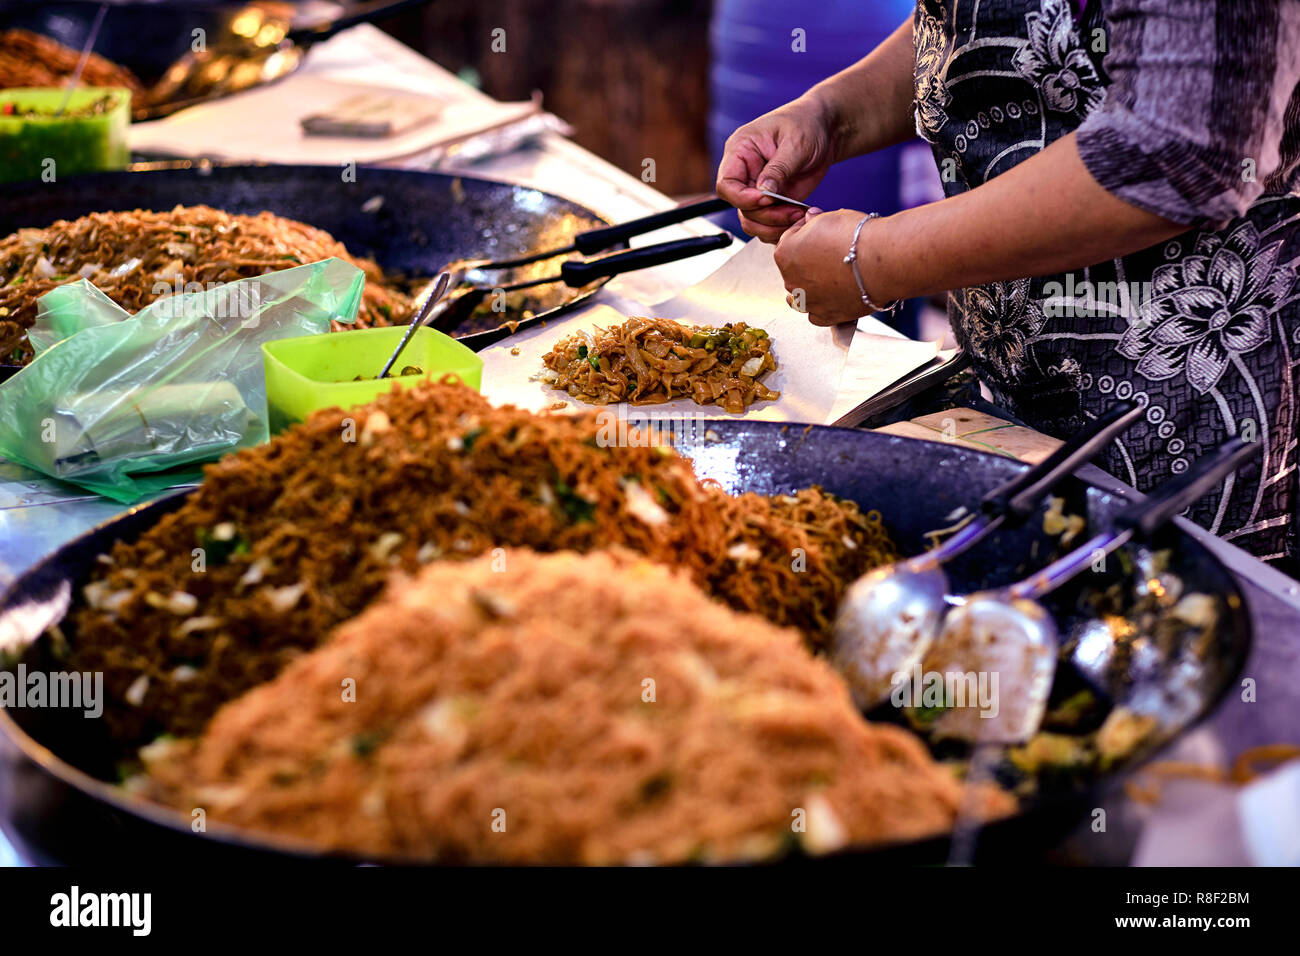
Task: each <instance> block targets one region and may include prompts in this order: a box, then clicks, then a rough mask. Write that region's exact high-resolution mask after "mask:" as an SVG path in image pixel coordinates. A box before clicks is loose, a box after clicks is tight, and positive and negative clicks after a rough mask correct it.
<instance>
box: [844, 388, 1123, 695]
mask: <svg viewBox="0 0 1300 956" xmlns="http://www.w3.org/2000/svg"><path fill="white" fill-rule="evenodd" d="M1143 413H1144V412H1143V409H1141V408H1139V407H1138V406H1137V405H1136V404H1134V403H1133V402H1124V403H1121V404H1119V405H1116V406H1115V407H1114V408H1112V409H1111V410H1110V411H1108V412H1107V413H1106V414H1105V415H1103V416H1102V417H1101V418H1099V419H1097V421H1096V422H1094V423H1093V424H1092V426H1091V427H1090V428H1088V429H1086V430H1085V431H1083V432H1080V433H1079V434H1078V435H1076V436H1075V437H1074V438H1071V439H1070V440H1069V441H1067V442H1066V443H1065V444H1064V445H1062V446H1061V447H1060V448H1058V449H1057V450H1056V451H1055V452H1053V453H1052V455H1051V456H1050V457H1048V458H1047V459H1045V460H1044V461H1043V462H1042V463H1040V464H1039V465H1037V466H1035V467H1033V468H1031V469H1029V471H1027V472H1025V473H1024V474H1023V475H1020V476H1018V477H1016V478H1013V479H1012V480H1011V481H1009V482H1007V483H1006V484H1004V485H1002V486H1001V487H1000V488H997V489H995V490H994V491H992V492H990V493H989V494H988V495H987V496H986V497H985V498H984V501H983V503H982V505H981V510H980V513H979V514H978V515H977V516H976V517H975V519H974V520H973V521H971V522H970V523H968V524H967V525H966V526H965V527H964V528H962V529H961V530H960V531H958V532H957V533H956V534H954V535H953V536H952V537H950V538H948V540H946V541H945V542H943V544H941V545H939V546H938V547H937V548H934V549H932V550H930V551H927V552H926V553H925V554H922V555H918V556H917V557H914V558H910V559H908V560H906V561H901V562H899V563H897V564H892V565H889V566H887V567H883V568H877V569H876V570H875V571H872V572H871V573H869V574H866V575H864V576H863V577H861V578H859V579H858V580H857V581H856V582H854V584H853V585H852V586H851V587H850V588H849V589H848V591H847V592H846V594H845V595H844V600H843V601H842V602H841V604H840V611H839V616H838V618H837V619H836V622H835V633H834V635H833V637H832V641H831V648H830V654H831V661H832V663H834V664H835V666H836V667H837V668H839V670H840V672H841V673H842V674H843V675H844V677H845V679H846V680H847V681H848V684H849V688H850V689H851V690H852V692H853V698H854V700H855V701H856V702H857V704H858V706H859V707H861V708H863V709H864V710H869V709H870V708H872V707H874V706H875V705H876V704H879V703H881V702H882V701H883V700H885V699H886V698H887V697H888V696H889V694H890V690H891V688H892V686H893V676H894V675H895V674H897V673H900V672H906V673H910V672H911V671H912V669H913V668H914V667H915V666H916V665H917V664H919V663H920V662H921V659H922V657H924V656H925V653H926V651H927V650H928V649H929V647H930V645H931V643H932V642H933V641H934V638H935V636H936V635H937V634H938V633H939V625H940V623H941V622H942V620H943V615H944V612H945V611H946V610H947V600H946V596H947V594H948V592H949V587H950V586H949V583H948V576H947V575H946V574H944V571H943V565H944V563H945V562H947V561H949V560H951V559H952V558H955V557H957V555H959V554H962V553H963V552H965V551H967V550H969V549H970V548H972V547H974V546H975V545H976V544H978V543H979V542H980V541H983V540H984V539H985V538H986V537H987V536H988V535H990V534H992V533H993V532H994V531H995V530H997V529H998V528H999V527H1001V526H1002V525H1003V524H1006V523H1008V522H1012V523H1014V522H1019V521H1025V520H1027V519H1028V518H1029V517H1031V516H1032V515H1034V514H1036V513H1037V511H1038V504H1039V502H1040V501H1041V500H1042V498H1043V496H1044V495H1045V494H1047V493H1048V492H1049V491H1050V490H1051V489H1052V488H1053V486H1055V485H1056V484H1057V483H1058V482H1059V481H1061V480H1062V479H1064V478H1066V477H1067V476H1069V475H1070V474H1072V473H1073V472H1074V471H1075V470H1076V469H1077V468H1079V467H1080V466H1081V465H1083V464H1085V463H1086V462H1088V461H1089V460H1091V459H1092V458H1093V457H1094V456H1096V454H1097V453H1098V452H1100V451H1101V450H1102V449H1103V448H1105V447H1106V446H1107V445H1108V444H1110V442H1111V441H1112V440H1113V439H1115V438H1116V437H1117V436H1119V435H1120V434H1122V433H1123V432H1124V431H1125V430H1126V429H1128V428H1129V426H1131V425H1132V424H1133V423H1134V422H1135V421H1137V419H1138V418H1140V417H1141V416H1142V414H1143Z"/></svg>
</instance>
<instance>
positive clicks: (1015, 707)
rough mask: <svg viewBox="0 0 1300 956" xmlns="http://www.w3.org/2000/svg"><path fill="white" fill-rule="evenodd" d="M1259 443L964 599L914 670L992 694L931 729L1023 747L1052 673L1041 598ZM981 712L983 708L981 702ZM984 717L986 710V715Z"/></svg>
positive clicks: (1183, 503)
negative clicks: (1004, 584)
mask: <svg viewBox="0 0 1300 956" xmlns="http://www.w3.org/2000/svg"><path fill="white" fill-rule="evenodd" d="M1261 448H1262V443H1260V442H1246V441H1242V440H1241V439H1240V438H1234V439H1232V440H1231V441H1229V442H1228V443H1227V444H1225V445H1223V446H1222V447H1221V448H1219V449H1218V451H1216V452H1214V453H1213V454H1211V455H1207V456H1205V457H1204V458H1201V459H1200V460H1199V461H1197V462H1196V463H1195V464H1194V465H1193V466H1192V468H1191V469H1190V470H1189V471H1187V472H1186V473H1184V474H1182V475H1179V476H1178V477H1177V478H1174V479H1173V480H1171V481H1169V482H1166V483H1165V484H1164V485H1162V486H1161V487H1160V488H1159V489H1157V490H1156V491H1155V492H1154V493H1153V494H1152V495H1151V496H1150V497H1148V498H1146V499H1145V500H1143V501H1140V502H1137V503H1136V504H1133V505H1130V506H1129V507H1128V508H1126V509H1124V511H1122V512H1120V514H1119V515H1117V516H1116V518H1115V520H1114V522H1113V523H1112V525H1111V527H1110V528H1109V529H1108V530H1106V531H1104V532H1102V533H1101V534H1098V535H1096V536H1095V537H1093V538H1092V539H1091V540H1089V541H1087V542H1085V543H1084V544H1083V545H1081V546H1080V547H1078V548H1077V549H1075V550H1074V551H1072V552H1070V553H1069V554H1067V555H1066V556H1065V557H1063V558H1061V559H1059V560H1057V561H1055V562H1054V563H1052V564H1050V565H1048V566H1047V567H1046V568H1044V569H1043V570H1041V571H1039V572H1038V573H1037V574H1035V575H1034V576H1033V577H1030V578H1026V579H1025V580H1024V581H1021V582H1020V583H1018V584H1013V585H1011V586H1010V587H1008V588H1003V589H1001V590H997V591H984V592H980V593H977V594H973V595H971V596H970V597H968V598H966V599H965V601H964V602H962V603H961V604H960V605H959V606H958V607H955V608H953V609H952V610H951V611H949V612H948V615H947V617H946V618H945V619H944V622H943V628H942V630H941V631H940V633H939V636H938V638H937V639H936V640H935V642H934V645H933V647H932V648H931V650H930V652H929V653H928V654H927V655H926V656H925V659H924V661H923V663H922V664H921V667H922V670H923V672H924V673H926V674H931V673H937V674H943V675H953V674H957V675H970V674H974V675H977V678H978V679H981V680H987V683H988V684H989V685H991V686H992V684H993V679H994V677H996V679H997V685H996V687H995V688H994V691H995V692H994V694H993V697H994V698H995V700H994V702H993V705H992V707H989V708H987V709H981V707H979V706H970V705H969V704H968V705H967V706H951V703H952V702H946V703H947V704H948V705H949V706H946V707H945V708H944V710H943V712H942V713H941V714H940V716H939V717H938V718H937V719H936V720H935V722H934V723H933V725H932V728H933V732H934V733H936V734H937V735H939V736H942V737H955V738H960V739H964V740H968V741H973V742H975V743H977V744H979V745H985V744H1008V743H1019V742H1022V741H1025V740H1028V739H1029V738H1030V737H1032V736H1033V735H1034V734H1035V733H1036V732H1037V731H1038V728H1039V726H1040V725H1041V723H1042V719H1043V713H1044V711H1045V709H1046V706H1047V699H1048V697H1049V695H1050V694H1051V689H1052V681H1053V679H1054V677H1055V673H1056V659H1057V653H1058V646H1057V645H1058V640H1059V634H1058V631H1057V627H1056V621H1055V619H1054V618H1053V617H1052V615H1051V614H1050V613H1049V612H1048V611H1047V609H1046V608H1045V607H1043V605H1042V604H1041V603H1039V602H1040V601H1041V599H1042V598H1044V597H1045V596H1047V595H1048V594H1050V593H1051V592H1053V591H1055V590H1056V589H1057V588H1059V587H1061V586H1062V585H1064V584H1066V583H1068V582H1069V581H1071V580H1072V579H1073V578H1075V577H1077V576H1078V575H1079V574H1080V573H1082V572H1083V571H1085V570H1087V569H1088V568H1091V567H1095V566H1096V565H1097V564H1098V562H1100V561H1102V560H1103V559H1104V558H1105V557H1107V556H1108V555H1110V554H1111V553H1113V552H1114V551H1116V550H1118V549H1119V548H1121V547H1123V546H1124V545H1126V544H1128V543H1129V541H1131V540H1132V539H1134V538H1135V537H1138V538H1149V537H1150V536H1151V535H1153V534H1154V533H1155V532H1156V531H1157V530H1158V529H1159V528H1160V527H1162V526H1163V525H1164V524H1165V523H1167V522H1169V521H1171V520H1172V519H1173V518H1174V517H1175V516H1176V515H1178V514H1179V513H1180V512H1182V511H1184V510H1185V509H1186V508H1188V507H1190V506H1191V505H1193V504H1195V503H1196V502H1197V501H1198V500H1200V498H1201V497H1202V496H1203V495H1205V493H1206V492H1208V491H1209V490H1210V489H1211V488H1213V487H1214V486H1215V485H1216V484H1218V483H1219V482H1221V481H1222V480H1223V479H1224V478H1225V477H1227V476H1228V475H1229V474H1231V473H1233V472H1235V471H1236V470H1237V469H1238V468H1240V467H1241V466H1242V465H1244V464H1245V463H1246V462H1247V461H1248V460H1250V459H1251V458H1253V457H1254V456H1256V455H1258V454H1259V453H1260V451H1261ZM980 703H981V705H982V704H984V703H985V702H984V701H981V702H980ZM990 711H992V712H991V713H990Z"/></svg>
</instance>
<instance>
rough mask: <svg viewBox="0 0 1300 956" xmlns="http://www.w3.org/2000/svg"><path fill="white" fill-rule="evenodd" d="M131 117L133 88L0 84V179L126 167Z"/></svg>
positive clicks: (53, 175)
mask: <svg viewBox="0 0 1300 956" xmlns="http://www.w3.org/2000/svg"><path fill="white" fill-rule="evenodd" d="M65 98H67V101H68V102H67V107H66V108H65V109H64V111H63V113H62V115H56V114H58V111H59V107H60V106H62V105H63V101H64V99H65ZM130 123H131V92H130V91H129V90H124V89H116V88H98V87H84V88H80V89H77V90H74V91H73V92H72V95H71V96H70V97H69V96H68V91H67V90H60V89H11V90H0V182H16V181H18V180H23V179H44V180H46V181H47V182H48V181H51V179H52V178H53V179H54V180H57V179H59V178H61V177H63V176H72V175H76V174H77V173H90V172H99V171H101V170H111V169H125V168H126V165H127V163H128V162H129V160H130V158H131V150H130V147H129V145H128V144H127V131H128V127H129V126H130Z"/></svg>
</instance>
